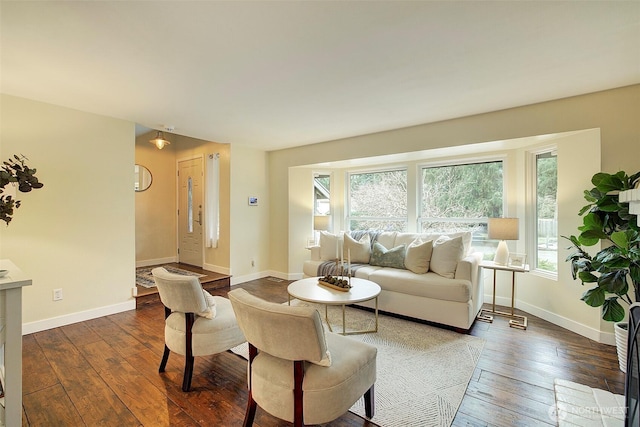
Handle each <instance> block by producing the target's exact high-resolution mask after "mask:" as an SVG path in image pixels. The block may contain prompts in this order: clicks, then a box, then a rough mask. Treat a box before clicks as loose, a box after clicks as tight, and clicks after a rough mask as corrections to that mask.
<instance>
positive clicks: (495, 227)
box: [489, 218, 519, 240]
mask: <svg viewBox="0 0 640 427" xmlns="http://www.w3.org/2000/svg"><path fill="white" fill-rule="evenodd" d="M518 236H519V234H518V218H489V239H495V240H518Z"/></svg>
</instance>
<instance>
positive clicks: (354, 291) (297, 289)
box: [287, 277, 380, 335]
mask: <svg viewBox="0 0 640 427" xmlns="http://www.w3.org/2000/svg"><path fill="white" fill-rule="evenodd" d="M318 279H319V278H318V277H308V278H306V279H302V280H296V281H295V282H293V283H291V284H290V285H289V287H288V288H287V291H288V292H289V304H291V297H293V298H297V299H299V300H301V301H306V302H313V303H318V304H324V317H325V320H326V321H327V325H328V326H329V330H330V331H331V332H333V329H331V323H329V316H328V308H327V307H328V306H330V305H341V306H342V335H353V334H366V333H371V332H378V295H380V286H379V285H378V284H377V283H374V282H372V281H371V280H366V279H359V278H357V277H352V278H351V289H349V291H348V292H341V291H338V290H335V289H331V288H327V287H325V286H322V285H320V284H318ZM374 298H375V300H376V308H375V319H376V324H375V328H374V329H370V330H364V331H349V332H347V330H346V319H345V317H346V316H345V307H346V306H347V305H348V304H355V303H357V302H363V301H369V300H372V299H374Z"/></svg>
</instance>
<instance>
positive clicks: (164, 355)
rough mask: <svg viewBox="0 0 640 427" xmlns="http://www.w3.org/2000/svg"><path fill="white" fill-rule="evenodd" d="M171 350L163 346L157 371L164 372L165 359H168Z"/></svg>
mask: <svg viewBox="0 0 640 427" xmlns="http://www.w3.org/2000/svg"><path fill="white" fill-rule="evenodd" d="M170 352H171V350H169V347H167V346H166V344H165V346H164V354H163V355H162V361H161V362H160V368H159V369H158V372H164V369H165V368H166V367H167V360H169V353H170Z"/></svg>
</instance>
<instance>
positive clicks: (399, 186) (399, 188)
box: [347, 169, 407, 231]
mask: <svg viewBox="0 0 640 427" xmlns="http://www.w3.org/2000/svg"><path fill="white" fill-rule="evenodd" d="M347 223H348V226H349V230H368V229H372V230H386V231H407V171H406V170H405V169H400V170H390V171H380V172H363V173H351V174H349V207H348V213H347Z"/></svg>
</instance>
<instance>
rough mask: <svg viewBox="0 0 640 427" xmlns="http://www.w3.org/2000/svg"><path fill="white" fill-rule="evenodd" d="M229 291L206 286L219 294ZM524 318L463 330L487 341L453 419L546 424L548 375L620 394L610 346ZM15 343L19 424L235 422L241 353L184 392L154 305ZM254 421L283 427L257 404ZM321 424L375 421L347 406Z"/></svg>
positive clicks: (267, 289)
mask: <svg viewBox="0 0 640 427" xmlns="http://www.w3.org/2000/svg"><path fill="white" fill-rule="evenodd" d="M194 271H196V272H197V269H195V270H194ZM288 283H289V282H287V281H280V282H278V281H271V280H267V279H258V280H254V281H250V282H246V283H243V284H241V285H238V286H239V287H242V288H245V289H247V290H248V291H249V292H251V293H254V294H255V295H257V296H259V297H261V298H264V299H267V300H269V301H273V302H278V303H282V302H285V301H286V300H287V292H286V287H287V285H288ZM228 290H229V288H228V287H227V288H224V289H215V290H213V291H211V292H212V293H213V294H215V295H221V296H226V294H227V292H228ZM525 314H526V313H525ZM527 316H528V318H529V327H528V329H527V330H525V331H523V330H519V329H514V328H510V327H509V325H508V319H505V318H500V317H498V318H496V319H495V320H494V322H493V323H484V322H476V323H475V324H474V325H473V327H472V328H471V330H470V332H469V333H470V334H471V335H474V336H478V337H481V338H483V339H484V340H485V341H486V342H485V347H484V350H483V352H482V354H481V356H480V360H479V363H478V366H477V367H476V370H475V371H474V373H473V375H472V378H471V382H470V384H469V387H468V388H467V391H466V393H465V397H464V399H463V401H462V404H461V406H460V409H459V411H458V413H457V414H456V417H455V419H454V422H453V425H454V426H456V427H459V426H463V425H464V426H479V427H480V426H513V425H519V426H545V425H554V424H553V421H552V419H551V418H549V416H548V413H547V411H548V409H549V408H550V407H551V406H552V405H553V404H554V402H555V400H554V395H553V380H554V378H564V379H567V380H569V381H575V382H579V383H583V384H585V385H588V386H590V387H597V388H602V389H605V390H607V389H608V390H610V391H612V392H614V393H618V394H622V393H624V374H623V373H622V372H620V370H619V369H618V363H617V356H616V352H615V347H612V346H608V345H604V344H600V343H596V342H594V341H591V340H589V339H587V338H585V337H582V336H580V335H577V334H574V333H572V332H570V331H567V330H565V329H563V328H561V327H559V326H557V325H553V324H551V323H549V322H546V321H544V320H542V319H539V318H537V317H535V316H531V315H527ZM23 345H24V352H23V366H24V374H23V388H24V390H23V391H24V405H23V409H24V411H23V414H24V418H23V425H24V426H40V425H43V426H44V425H47V426H48V425H60V426H66V425H70V426H78V425H79V426H94V425H105V426H138V425H148V426H155V425H180V426H182V425H184V426H192V425H202V426H211V425H220V426H229V425H241V424H242V419H243V417H244V411H245V405H246V399H247V394H248V393H247V389H246V361H245V360H244V359H242V358H240V357H238V356H237V355H235V354H232V353H229V352H224V353H221V354H217V355H211V356H206V357H197V358H196V361H195V367H194V378H193V391H192V392H190V393H184V392H183V391H182V389H181V386H182V375H183V369H184V358H183V357H182V356H180V355H175V354H172V355H171V356H170V357H169V362H168V364H167V368H166V372H164V373H159V372H158V366H159V364H160V358H161V356H162V351H163V346H164V310H163V307H162V305H161V304H160V303H150V304H145V305H143V306H141V307H140V308H139V309H138V310H132V311H128V312H124V313H118V314H114V315H110V316H106V317H103V318H99V319H93V320H89V321H86V322H80V323H77V324H74V325H68V326H64V327H61V328H55V329H51V330H48V331H42V332H38V333H36V334H31V335H26V336H25V337H24V339H23ZM48 399H55V404H50V403H48V401H47V400H48ZM45 404H47V406H44V405H45ZM254 425H255V426H257V427H280V426H290V424H289V423H285V422H283V421H281V420H278V419H276V418H274V417H272V416H270V415H269V414H267V413H266V412H264V411H263V410H261V409H260V408H258V411H257V413H256V422H255V424H254ZM328 426H331V427H356V426H357V427H364V426H367V427H368V426H375V423H372V422H370V421H367V420H365V419H363V418H360V417H358V416H356V415H354V414H352V413H350V412H347V413H346V414H344V415H343V416H341V417H340V418H339V419H337V420H336V421H334V422H332V423H329V424H328Z"/></svg>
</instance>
